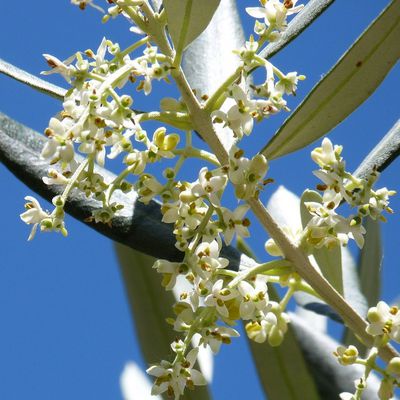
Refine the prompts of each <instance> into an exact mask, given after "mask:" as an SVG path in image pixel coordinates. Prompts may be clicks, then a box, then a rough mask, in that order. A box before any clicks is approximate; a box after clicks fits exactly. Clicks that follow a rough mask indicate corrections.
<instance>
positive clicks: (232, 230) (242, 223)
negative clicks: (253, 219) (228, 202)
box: [222, 205, 250, 245]
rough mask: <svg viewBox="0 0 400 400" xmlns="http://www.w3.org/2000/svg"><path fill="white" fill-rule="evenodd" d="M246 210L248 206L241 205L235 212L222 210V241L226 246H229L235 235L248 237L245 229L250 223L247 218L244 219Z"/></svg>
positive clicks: (248, 234)
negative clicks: (223, 225)
mask: <svg viewBox="0 0 400 400" xmlns="http://www.w3.org/2000/svg"><path fill="white" fill-rule="evenodd" d="M248 210H249V206H248V205H241V206H239V207H237V208H236V210H235V211H230V210H228V209H227V208H222V216H223V219H224V224H225V229H224V231H223V233H224V240H225V243H226V244H227V245H229V244H231V242H232V239H233V237H234V235H235V234H236V235H237V236H240V237H249V236H250V233H249V230H248V228H247V227H248V226H249V225H250V221H249V220H248V219H247V218H244V216H245V214H246V212H247V211H248Z"/></svg>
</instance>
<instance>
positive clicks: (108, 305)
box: [0, 0, 400, 400]
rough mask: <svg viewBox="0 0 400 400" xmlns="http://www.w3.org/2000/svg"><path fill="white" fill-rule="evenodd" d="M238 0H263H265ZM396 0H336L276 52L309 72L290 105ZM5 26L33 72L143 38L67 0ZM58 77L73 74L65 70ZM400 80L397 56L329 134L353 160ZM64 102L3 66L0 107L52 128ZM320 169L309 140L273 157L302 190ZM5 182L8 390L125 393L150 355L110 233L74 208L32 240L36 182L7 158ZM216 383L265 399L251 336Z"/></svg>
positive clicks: (388, 120) (390, 260) (386, 277)
mask: <svg viewBox="0 0 400 400" xmlns="http://www.w3.org/2000/svg"><path fill="white" fill-rule="evenodd" d="M239 3H240V4H243V5H245V6H251V5H257V2H256V1H240V2H239ZM387 3H388V1H382V2H376V1H372V0H367V1H363V2H362V5H361V2H359V1H348V0H337V1H336V2H335V4H334V5H333V6H332V7H331V8H330V9H329V10H328V11H327V12H326V13H325V14H324V15H323V17H321V18H320V19H319V20H318V21H317V22H316V23H315V24H314V26H313V27H311V28H310V29H308V30H307V32H305V33H303V34H302V36H301V37H300V38H299V39H297V40H296V41H295V42H294V43H292V44H291V45H290V46H288V48H287V49H285V50H284V51H283V52H282V53H280V54H279V55H278V56H276V57H275V58H274V60H273V61H274V63H276V65H277V66H278V67H279V68H281V69H282V70H283V71H293V70H296V71H298V72H299V73H302V74H304V75H306V76H307V80H306V81H304V82H302V83H301V84H300V85H299V90H298V96H297V98H295V99H294V98H291V99H289V106H290V107H292V108H294V106H295V105H296V104H297V103H298V102H299V101H300V100H301V99H302V98H303V97H304V95H305V94H306V93H307V92H308V90H310V88H311V87H312V86H313V85H314V84H315V83H316V82H317V81H318V80H319V79H320V77H321V76H322V75H323V74H325V73H326V72H327V71H328V70H329V68H330V66H331V65H333V63H334V62H335V61H336V60H337V59H338V58H339V56H340V55H341V54H342V53H343V52H344V51H345V50H346V48H347V47H348V46H349V45H350V44H351V42H352V41H353V40H354V39H355V38H356V37H357V36H358V35H359V34H360V33H361V32H362V31H363V30H364V29H365V28H366V27H367V25H368V24H369V23H370V21H372V20H373V18H374V17H375V16H376V15H377V14H378V13H379V11H380V10H381V9H383V8H384V6H385V5H386V4H387ZM39 4H40V5H39ZM99 4H100V3H99ZM242 17H243V18H242V19H243V22H244V24H245V28H246V30H247V32H248V33H249V32H250V31H251V29H252V24H253V20H252V19H251V18H250V17H248V16H246V15H245V14H244V13H242ZM0 33H1V35H2V40H1V42H0V57H1V58H3V59H5V60H7V61H9V62H11V63H13V64H15V65H17V66H19V67H21V68H23V69H26V70H27V71H29V72H31V73H33V74H38V73H39V72H40V71H42V70H44V69H47V66H46V64H45V62H44V59H43V58H42V56H41V54H42V53H49V54H53V55H55V56H57V57H59V58H60V59H65V58H67V57H68V56H69V55H71V54H73V53H74V52H75V51H77V50H85V49H87V48H92V49H94V50H95V49H96V48H97V47H98V44H99V43H100V41H101V39H102V37H103V36H107V38H109V39H111V40H113V41H117V42H120V43H121V46H123V45H127V44H128V43H129V41H130V40H132V39H133V38H132V35H131V33H129V31H128V25H127V24H126V22H125V21H124V20H123V19H122V18H120V19H117V20H115V21H112V22H111V23H109V24H106V25H102V24H101V23H100V15H99V14H98V13H97V12H96V11H94V10H93V9H88V10H87V11H86V12H81V11H80V10H79V9H78V8H76V7H73V6H72V5H70V4H69V1H67V0H65V1H57V2H55V1H53V0H42V1H41V2H40V3H38V2H33V1H30V0H20V1H19V2H18V5H17V6H16V5H15V3H13V2H4V4H3V5H2V25H1V27H0ZM52 79H53V78H52ZM53 82H55V83H58V84H62V85H64V82H63V81H61V80H57V79H53ZM398 82H399V66H397V67H395V68H394V69H393V70H392V71H391V73H390V74H389V76H388V77H387V78H386V80H385V81H384V82H383V84H382V85H381V86H380V87H379V88H378V90H377V92H376V93H375V95H374V96H373V97H372V98H371V99H369V100H368V101H367V102H366V103H364V104H363V105H362V106H361V107H360V108H359V109H358V110H357V111H356V112H355V113H354V115H353V116H352V117H351V118H350V119H348V120H346V121H345V122H343V123H342V124H341V125H340V126H338V127H337V128H336V129H335V130H334V132H332V134H331V135H330V138H331V139H332V140H333V141H334V142H336V143H338V144H343V145H344V157H345V158H347V160H348V162H347V165H348V169H349V170H354V169H355V168H356V166H357V165H358V164H359V162H360V161H361V160H362V159H363V158H364V156H365V155H366V154H367V153H368V152H369V151H370V150H371V149H372V147H373V146H374V144H375V143H376V142H377V141H378V140H379V138H380V137H381V136H382V135H383V134H385V133H386V132H387V131H388V130H389V129H390V127H391V126H392V125H393V124H394V123H395V122H396V120H397V118H398V91H399V85H398ZM169 90H170V88H169V87H168V86H167V87H166V86H162V85H157V90H156V93H155V95H156V96H158V97H160V96H164V95H171V93H170V92H169ZM145 101H146V102H147V103H144V104H143V108H149V107H150V104H151V99H146V100H145ZM140 106H142V104H140ZM138 108H140V107H139V104H138ZM59 110H60V104H59V103H58V102H57V101H56V100H54V99H51V98H47V97H45V96H44V95H41V94H38V93H36V92H34V91H33V90H31V89H29V88H27V87H24V86H22V85H21V84H19V83H16V82H12V81H11V80H10V79H8V78H6V77H4V76H0V111H1V112H4V113H6V114H8V115H9V116H10V117H12V118H14V119H16V120H18V121H20V122H22V123H24V124H25V125H28V126H30V127H32V128H34V129H36V130H38V131H40V132H43V130H44V129H45V128H46V126H47V123H48V120H49V118H50V117H51V116H53V115H54V114H56V113H57V112H58V111H59ZM284 117H285V116H284V115H280V116H277V117H274V118H271V119H269V120H267V121H266V122H264V124H263V125H260V126H258V127H257V129H256V131H255V133H254V136H253V137H251V138H250V139H248V141H247V142H246V146H248V147H250V148H251V149H252V150H253V151H256V150H257V149H258V148H260V147H261V146H262V145H264V144H265V143H266V142H267V140H268V138H269V137H270V136H271V135H272V134H273V132H274V131H275V130H276V128H277V127H278V126H279V124H280V123H282V121H283V119H284ZM313 169H315V167H314V165H313V163H312V162H311V160H310V157H309V149H305V150H303V151H300V152H297V153H295V154H293V155H290V156H288V157H286V158H284V159H282V160H277V161H276V162H274V163H272V165H271V170H270V175H271V176H273V177H274V179H275V180H276V182H277V183H279V184H284V185H285V186H287V187H288V188H289V189H290V190H292V191H294V192H295V193H297V194H301V192H302V191H303V190H304V189H305V188H306V187H314V186H315V183H316V181H315V178H313V176H312V174H311V171H312V170H313ZM398 176H399V164H398V162H395V163H394V164H393V165H392V166H391V167H390V169H389V170H388V171H387V172H385V173H384V174H383V176H382V179H381V181H380V186H388V187H390V188H394V189H397V188H398ZM0 183H1V184H2V189H1V191H0V193H1V196H0V207H1V209H2V210H3V212H2V214H3V216H2V219H3V220H2V229H1V231H0V239H1V240H0V251H1V253H0V254H1V255H0V318H1V321H2V324H1V325H2V327H1V329H0V376H1V379H0V381H1V383H0V398H1V399H8V400H14V399H15V400H19V399H27V398H28V399H41V400H47V399H48V400H50V399H54V398H57V399H58V400H64V399H65V400H67V399H68V400H69V399H72V398H77V399H81V398H82V399H83V398H86V399H98V400H103V399H118V398H120V396H121V395H120V390H119V383H118V382H119V375H120V373H121V371H122V368H123V366H124V363H125V362H126V361H128V360H135V361H137V362H138V363H140V364H141V365H142V366H144V364H143V361H142V359H141V355H140V349H139V348H138V346H137V343H136V339H135V333H134V330H133V328H132V322H131V320H130V316H129V310H128V306H127V303H126V299H125V293H124V288H123V282H122V281H121V277H120V273H119V267H118V264H117V261H116V257H115V254H114V251H113V246H112V243H111V242H110V241H109V240H108V239H106V238H104V237H101V236H99V235H98V234H97V233H96V232H94V231H92V230H91V229H89V228H87V227H85V226H84V225H83V224H81V223H79V222H77V221H75V220H73V219H72V218H68V220H67V224H68V229H69V233H70V234H69V236H68V237H67V238H63V237H62V236H61V235H56V234H53V235H49V234H46V235H44V234H42V235H40V234H39V235H37V237H36V238H35V240H34V241H33V242H29V243H28V242H27V241H26V239H27V237H28V234H29V228H28V227H27V226H25V225H24V224H23V223H22V222H21V221H20V219H19V214H20V213H21V211H22V210H23V204H24V200H23V198H24V196H26V195H32V194H33V193H32V191H31V190H30V189H29V188H27V187H26V186H25V185H23V184H22V183H20V182H18V181H17V180H16V179H15V178H14V177H13V176H12V175H11V174H10V172H8V171H7V170H6V168H5V167H4V166H3V165H0ZM276 186H277V185H276ZM398 197H399V196H397V198H395V199H394V200H393V202H392V206H393V208H394V209H395V211H397V213H396V214H394V215H393V216H391V217H390V218H389V221H388V222H387V223H386V224H384V225H383V236H384V239H385V247H384V254H385V258H384V263H383V294H382V297H383V299H385V300H386V301H392V300H393V299H394V298H396V297H397V295H398V282H399V280H398V273H397V272H396V269H397V268H398V265H397V264H398V262H397V260H398V257H399V255H398V248H399V244H400V243H399V242H400V239H399V235H398V234H397V230H396V228H398V223H399V221H398V210H399V209H400V201H399V198H398ZM265 200H267V198H266V199H265ZM254 234H255V235H254V236H255V237H256V239H255V240H254V247H255V249H256V252H257V253H258V255H259V256H260V257H263V250H262V245H263V242H264V240H265V236H264V233H263V232H262V230H261V229H260V228H259V227H258V226H257V225H256V224H255V226H254ZM212 388H213V393H214V395H215V398H216V399H224V398H230V399H242V398H244V397H245V396H246V397H247V396H248V397H252V398H256V399H258V398H262V393H261V391H260V388H259V384H258V382H257V379H256V378H255V371H254V369H253V367H252V366H251V363H250V359H249V355H248V354H247V347H246V343H245V340H243V339H239V340H236V341H234V343H233V345H231V346H229V347H227V348H225V349H223V350H222V351H221V353H220V354H219V355H218V356H217V358H216V366H215V379H214V384H213V387H212Z"/></svg>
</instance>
